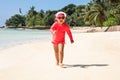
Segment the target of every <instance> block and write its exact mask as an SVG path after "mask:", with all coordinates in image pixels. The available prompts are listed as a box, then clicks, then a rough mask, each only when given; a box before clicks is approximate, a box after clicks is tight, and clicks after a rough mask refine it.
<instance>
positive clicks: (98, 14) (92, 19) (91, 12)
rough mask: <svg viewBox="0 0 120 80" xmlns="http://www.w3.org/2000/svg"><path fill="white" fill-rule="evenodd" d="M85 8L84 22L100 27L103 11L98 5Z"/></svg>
mask: <svg viewBox="0 0 120 80" xmlns="http://www.w3.org/2000/svg"><path fill="white" fill-rule="evenodd" d="M88 8H89V7H87V8H86V10H88V11H86V12H85V16H84V21H85V23H89V24H92V25H95V26H102V24H103V22H104V20H105V14H104V9H103V7H102V6H101V5H100V4H93V5H92V6H91V7H90V9H88Z"/></svg>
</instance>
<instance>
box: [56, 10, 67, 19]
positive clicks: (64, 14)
mask: <svg viewBox="0 0 120 80" xmlns="http://www.w3.org/2000/svg"><path fill="white" fill-rule="evenodd" d="M55 17H56V18H59V17H65V18H66V13H64V12H62V11H60V12H57V13H56V14H55Z"/></svg>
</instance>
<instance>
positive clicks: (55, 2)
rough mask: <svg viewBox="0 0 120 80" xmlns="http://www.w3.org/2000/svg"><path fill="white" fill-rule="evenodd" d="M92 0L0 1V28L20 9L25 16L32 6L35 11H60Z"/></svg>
mask: <svg viewBox="0 0 120 80" xmlns="http://www.w3.org/2000/svg"><path fill="white" fill-rule="evenodd" d="M88 2H90V0H0V10H1V11H0V26H3V25H5V21H6V19H9V18H10V17H11V16H13V15H14V14H19V8H21V9H22V12H23V15H25V14H27V11H28V10H29V9H30V7H31V6H35V10H36V11H39V10H41V9H43V10H45V11H46V10H59V9H61V8H63V7H64V6H67V5H68V4H71V3H72V4H75V5H80V4H87V3H88Z"/></svg>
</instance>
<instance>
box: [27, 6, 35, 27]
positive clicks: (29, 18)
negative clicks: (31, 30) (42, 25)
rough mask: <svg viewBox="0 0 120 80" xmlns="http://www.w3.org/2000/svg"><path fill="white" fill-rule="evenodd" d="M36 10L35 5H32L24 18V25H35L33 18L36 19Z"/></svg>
mask: <svg viewBox="0 0 120 80" xmlns="http://www.w3.org/2000/svg"><path fill="white" fill-rule="evenodd" d="M36 15H37V11H35V7H34V6H32V7H31V8H30V10H29V11H28V14H27V18H26V25H27V26H33V27H34V26H35V19H36Z"/></svg>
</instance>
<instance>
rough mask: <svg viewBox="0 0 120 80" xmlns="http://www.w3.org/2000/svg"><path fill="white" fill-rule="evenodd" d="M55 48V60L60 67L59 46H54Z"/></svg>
mask: <svg viewBox="0 0 120 80" xmlns="http://www.w3.org/2000/svg"><path fill="white" fill-rule="evenodd" d="M53 48H54V52H55V58H56V65H59V53H58V51H59V49H58V45H53Z"/></svg>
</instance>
